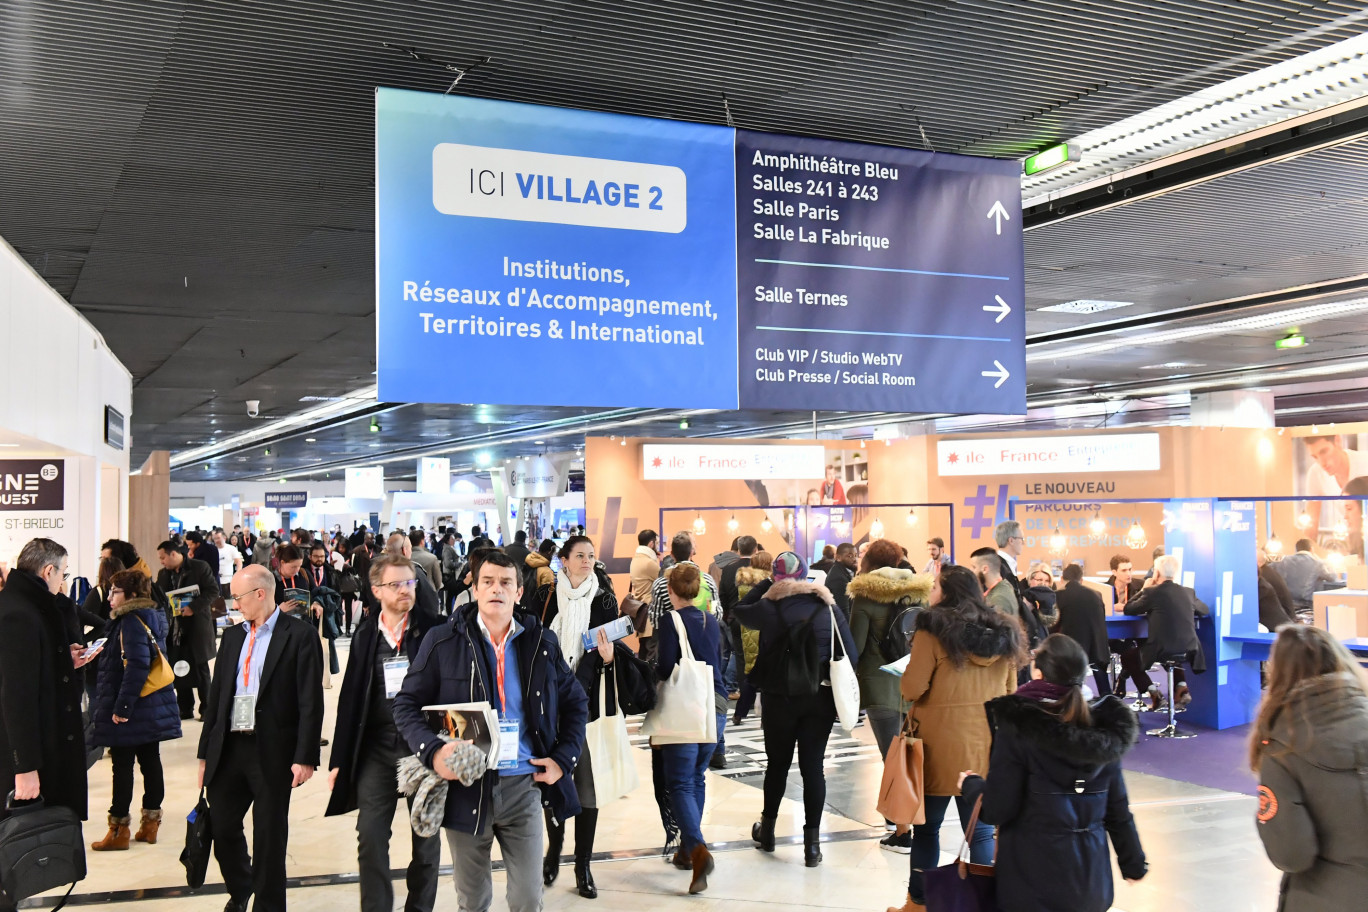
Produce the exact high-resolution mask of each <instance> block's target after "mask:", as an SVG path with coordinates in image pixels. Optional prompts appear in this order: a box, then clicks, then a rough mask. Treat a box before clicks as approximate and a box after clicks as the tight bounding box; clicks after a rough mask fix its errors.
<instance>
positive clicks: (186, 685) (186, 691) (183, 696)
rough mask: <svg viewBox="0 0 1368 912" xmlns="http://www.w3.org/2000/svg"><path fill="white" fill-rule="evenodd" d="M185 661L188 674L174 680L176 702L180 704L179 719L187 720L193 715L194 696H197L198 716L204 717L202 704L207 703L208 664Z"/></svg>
mask: <svg viewBox="0 0 1368 912" xmlns="http://www.w3.org/2000/svg"><path fill="white" fill-rule="evenodd" d="M185 661H186V662H187V663H188V664H189V665H190V673H189V674H187V675H186V676H185V677H183V678H176V702H177V703H179V704H180V715H181V718H182V719H189V718H192V717H193V716H194V715H195V696H196V694H198V695H199V712H200V715H204V704H206V703H208V702H209V663H208V662H192V661H190V659H188V658H187V659H185ZM173 664H174V660H173Z"/></svg>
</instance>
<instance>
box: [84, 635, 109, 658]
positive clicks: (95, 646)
mask: <svg viewBox="0 0 1368 912" xmlns="http://www.w3.org/2000/svg"><path fill="white" fill-rule="evenodd" d="M108 639H109V638H108V637H100V638H99V639H98V640H96V641H95V642H93V643H91V644H90V645H89V646H87V647H86V648H85V649H83V650H82V651H81V661H85V660H86V659H89V658H91V657H92V656H94V655H95V654H96V653H98V652H99V651H100V650H101V649H104V644H105V641H106V640H108Z"/></svg>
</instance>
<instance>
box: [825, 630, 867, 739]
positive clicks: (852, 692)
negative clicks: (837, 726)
mask: <svg viewBox="0 0 1368 912" xmlns="http://www.w3.org/2000/svg"><path fill="white" fill-rule="evenodd" d="M828 610H830V611H831V663H830V676H831V697H832V699H833V700H835V701H836V718H837V719H839V720H840V722H841V728H844V729H845V730H846V731H848V732H849V731H854V730H855V725H856V723H858V722H859V721H860V679H859V678H858V677H856V676H855V666H854V665H852V664H851V663H850V651H849V650H848V649H846V645H845V641H843V640H842V639H841V628H840V627H837V626H836V611H835V609H831V608H829V609H828ZM837 644H839V645H840V647H841V657H840V658H839V659H838V658H836V646H837Z"/></svg>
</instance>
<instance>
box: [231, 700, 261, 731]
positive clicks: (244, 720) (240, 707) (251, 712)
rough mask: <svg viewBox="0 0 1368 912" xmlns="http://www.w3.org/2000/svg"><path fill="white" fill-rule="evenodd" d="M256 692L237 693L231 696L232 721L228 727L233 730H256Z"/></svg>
mask: <svg viewBox="0 0 1368 912" xmlns="http://www.w3.org/2000/svg"><path fill="white" fill-rule="evenodd" d="M256 701H257V695H256V694H239V695H238V696H236V697H233V723H232V726H231V728H230V730H231V731H235V732H250V731H256Z"/></svg>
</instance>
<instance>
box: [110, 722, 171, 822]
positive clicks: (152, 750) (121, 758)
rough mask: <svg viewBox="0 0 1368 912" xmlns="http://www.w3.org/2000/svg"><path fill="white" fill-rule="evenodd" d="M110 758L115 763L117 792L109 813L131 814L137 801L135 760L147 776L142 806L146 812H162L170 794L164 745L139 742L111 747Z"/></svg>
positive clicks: (144, 782)
mask: <svg viewBox="0 0 1368 912" xmlns="http://www.w3.org/2000/svg"><path fill="white" fill-rule="evenodd" d="M109 759H110V760H111V761H113V764H114V795H113V798H112V799H111V800H110V805H109V816H111V817H127V816H128V809H129V808H130V807H131V806H132V804H133V761H134V760H137V761H138V766H139V768H141V769H142V775H143V800H142V807H143V810H145V811H159V810H161V806H162V799H163V798H165V797H166V781H165V779H164V778H163V777H162V762H161V745H160V744H158V743H157V742H156V741H153V742H152V743H151V744H139V745H138V746H137V747H111V748H110V749H109Z"/></svg>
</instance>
